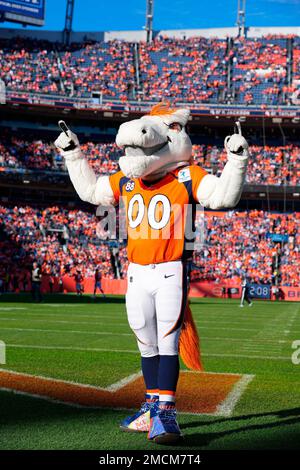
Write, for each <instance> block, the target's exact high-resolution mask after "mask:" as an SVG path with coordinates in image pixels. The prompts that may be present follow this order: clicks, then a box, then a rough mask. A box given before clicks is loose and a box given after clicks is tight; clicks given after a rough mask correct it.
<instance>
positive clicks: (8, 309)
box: [0, 307, 27, 312]
mask: <svg viewBox="0 0 300 470" xmlns="http://www.w3.org/2000/svg"><path fill="white" fill-rule="evenodd" d="M2 310H3V311H5V312H10V311H11V310H27V308H26V307H0V311H2Z"/></svg>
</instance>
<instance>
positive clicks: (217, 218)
mask: <svg viewBox="0 0 300 470" xmlns="http://www.w3.org/2000/svg"><path fill="white" fill-rule="evenodd" d="M200 223H201V220H200V216H199V217H198V220H197V226H198V228H199V227H200ZM97 224H98V221H97V218H96V217H95V216H94V215H92V214H90V213H87V212H83V211H80V210H71V211H70V210H67V209H63V208H59V207H47V208H45V209H38V208H34V207H28V206H27V207H21V206H20V207H13V208H10V207H5V206H0V252H1V258H0V266H1V269H0V276H1V277H2V279H3V280H5V279H6V278H7V276H9V279H10V289H13V282H15V284H16V285H19V284H20V282H23V279H24V276H25V277H26V276H28V268H29V267H30V264H31V262H32V260H33V259H36V260H38V261H39V262H40V263H41V264H42V266H43V272H44V273H45V274H52V275H55V276H60V275H62V274H71V275H73V274H74V273H75V271H76V269H80V271H81V272H82V274H83V275H84V276H92V275H93V273H94V270H95V268H96V267H97V266H101V269H102V272H103V275H104V276H105V277H107V278H113V277H114V276H118V277H119V276H121V277H125V275H126V270H127V258H126V248H124V245H120V246H119V247H118V248H117V249H116V250H115V251H113V250H112V246H111V245H110V244H109V243H107V242H104V241H103V240H101V238H99V237H98V235H99V226H98V227H97ZM299 225H300V223H299V219H298V220H297V217H296V214H289V215H287V214H285V215H283V214H272V213H266V212H263V211H250V212H241V213H239V212H236V211H231V212H227V213H223V214H222V213H221V214H220V213H218V214H213V213H212V214H211V215H208V216H207V217H206V218H205V237H204V245H203V246H201V247H197V250H196V251H195V255H194V267H195V269H194V270H193V272H192V279H199V280H211V281H215V282H218V281H220V282H222V281H224V280H226V279H230V280H232V281H233V282H235V281H236V282H237V283H238V282H240V278H241V276H242V275H243V274H245V272H247V274H248V276H249V277H250V279H251V280H252V281H253V282H259V283H274V282H275V280H276V278H277V280H278V281H279V282H280V283H281V285H287V286H298V285H299V269H298V266H299V261H300V252H299V248H298V247H299V243H300V235H299V228H300V227H299ZM97 234H98V235H97ZM270 234H277V235H278V234H279V235H280V234H288V240H287V242H285V243H274V242H273V241H272V238H271V237H270ZM276 260H278V265H279V267H278V269H277V264H276ZM117 265H118V266H120V267H121V269H120V271H117V270H116V266H117ZM276 270H278V275H277V274H276ZM15 278H17V280H16V281H13V279H15Z"/></svg>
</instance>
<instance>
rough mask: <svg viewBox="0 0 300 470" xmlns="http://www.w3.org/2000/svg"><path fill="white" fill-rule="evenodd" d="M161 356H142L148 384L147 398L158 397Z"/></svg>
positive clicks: (143, 369) (155, 398)
mask: <svg viewBox="0 0 300 470" xmlns="http://www.w3.org/2000/svg"><path fill="white" fill-rule="evenodd" d="M158 370H159V356H158V355H157V356H152V357H142V371H143V376H144V381H145V386H146V400H149V401H150V400H157V399H158V382H157V379H158Z"/></svg>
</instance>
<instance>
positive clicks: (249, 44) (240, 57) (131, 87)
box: [0, 36, 300, 105]
mask: <svg viewBox="0 0 300 470" xmlns="http://www.w3.org/2000/svg"><path fill="white" fill-rule="evenodd" d="M288 39H289V36H285V37H278V36H267V37H263V38H235V39H229V38H228V39H217V38H203V37H192V38H186V39H176V38H168V37H162V36H159V37H157V38H155V39H154V41H153V42H152V43H151V44H146V43H145V42H141V43H139V44H138V45H136V44H134V43H131V42H126V41H120V40H113V41H108V42H92V41H85V42H83V43H72V44H71V45H70V46H64V45H63V44H62V43H51V42H48V41H38V40H33V39H29V38H26V39H24V38H23V39H22V38H14V39H9V40H5V39H1V40H0V62H1V69H0V78H1V79H2V80H4V82H5V83H6V85H7V87H8V89H9V90H12V91H24V92H34V93H49V94H58V95H66V96H72V97H92V96H94V97H95V95H93V93H94V94H95V93H98V94H101V96H102V98H104V99H107V100H121V101H123V102H126V101H128V100H142V101H161V100H162V99H163V100H165V99H167V98H171V99H172V101H173V102H178V101H181V102H186V103H191V104H192V103H194V104H196V103H239V104H261V105H268V104H269V105H278V104H290V103H291V98H292V96H293V93H295V91H296V90H298V89H299V84H298V83H297V81H299V78H300V65H299V63H300V59H299V57H300V39H299V38H298V37H293V46H292V47H293V50H292V58H293V66H292V69H293V70H292V73H293V81H292V82H288V80H287V76H288V73H287V72H288V67H289V63H290V59H289V46H288ZM229 78H230V80H229Z"/></svg>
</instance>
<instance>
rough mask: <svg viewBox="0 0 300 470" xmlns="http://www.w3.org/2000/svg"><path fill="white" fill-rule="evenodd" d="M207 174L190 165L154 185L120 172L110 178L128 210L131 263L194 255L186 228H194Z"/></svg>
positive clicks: (157, 261) (129, 257)
mask: <svg viewBox="0 0 300 470" xmlns="http://www.w3.org/2000/svg"><path fill="white" fill-rule="evenodd" d="M206 174H207V172H206V171H205V170H203V169H202V168H200V167H199V166H197V165H190V166H186V167H183V168H179V169H177V170H175V171H173V172H171V173H168V174H167V175H166V176H165V177H164V178H162V179H161V180H159V181H158V182H155V183H151V182H145V181H143V180H142V179H130V178H127V177H126V176H125V175H124V173H122V172H121V171H119V172H117V173H115V174H114V175H112V176H110V184H111V187H112V190H113V193H114V197H115V200H116V201H117V202H119V201H120V198H121V197H122V201H123V203H124V206H125V210H126V223H127V231H128V246H127V252H128V259H129V261H130V262H133V263H137V264H143V265H145V264H156V263H164V262H168V261H175V260H180V259H186V258H188V257H189V256H190V255H191V250H190V249H187V242H192V241H193V240H192V239H191V238H190V237H188V239H187V237H186V229H187V225H188V228H190V229H192V227H193V226H194V219H195V209H196V207H195V206H196V203H197V189H198V186H199V184H200V182H201V180H202V178H203V177H204V176H205V175H206ZM189 233H190V231H189Z"/></svg>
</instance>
